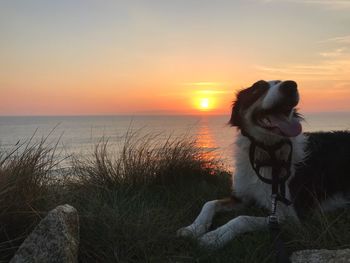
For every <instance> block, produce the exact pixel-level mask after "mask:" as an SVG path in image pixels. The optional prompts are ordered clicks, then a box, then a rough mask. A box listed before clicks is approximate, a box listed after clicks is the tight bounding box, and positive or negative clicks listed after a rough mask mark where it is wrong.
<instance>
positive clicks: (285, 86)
mask: <svg viewBox="0 0 350 263" xmlns="http://www.w3.org/2000/svg"><path fill="white" fill-rule="evenodd" d="M280 91H281V92H282V93H283V94H284V95H285V96H293V95H296V93H297V83H296V82H295V81H293V80H286V81H283V82H282V84H281V85H280Z"/></svg>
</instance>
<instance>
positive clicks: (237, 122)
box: [228, 97, 241, 127]
mask: <svg viewBox="0 0 350 263" xmlns="http://www.w3.org/2000/svg"><path fill="white" fill-rule="evenodd" d="M239 109H240V102H239V100H238V97H237V100H236V101H234V102H233V103H232V113H231V118H230V120H229V122H228V123H229V124H230V125H231V126H235V127H240V126H241V116H240V114H239Z"/></svg>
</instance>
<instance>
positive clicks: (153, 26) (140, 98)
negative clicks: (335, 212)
mask: <svg viewBox="0 0 350 263" xmlns="http://www.w3.org/2000/svg"><path fill="white" fill-rule="evenodd" d="M30 2H31V3H29V2H23V1H19V0H5V1H1V2H0V32H1V33H2V41H1V42H0V115H80V114H164V113H165V114H195V113H203V112H205V114H209V113H215V114H227V113H229V110H230V105H231V102H232V99H233V98H234V94H235V92H236V91H237V90H239V89H241V88H244V87H247V86H249V85H251V84H252V83H253V82H255V81H257V80H260V79H265V80H271V79H282V80H286V79H293V80H296V81H297V82H298V84H299V89H300V93H301V97H302V100H301V104H300V108H301V110H302V111H307V112H311V111H349V110H350V103H349V102H350V15H349V14H350V2H349V1H326V0H324V1H323V0H318V1H315V0H313V1H308V0H305V1H301V0H246V1H243V0H241V1H229V0H220V1H218V2H216V1H209V0H203V1H200V4H199V1H195V0H186V1H185V0H179V1H167V0H166V1H160V0H150V1H137V0H133V1H104V2H103V4H102V2H97V1H92V0H91V1H90V0H87V1H82V0H77V1H66V0H63V1H44V0H34V1H30ZM146 2H147V3H146ZM201 98H208V99H209V105H210V106H209V108H208V109H207V110H206V111H200V109H199V106H198V105H199V103H198V100H200V99H201Z"/></svg>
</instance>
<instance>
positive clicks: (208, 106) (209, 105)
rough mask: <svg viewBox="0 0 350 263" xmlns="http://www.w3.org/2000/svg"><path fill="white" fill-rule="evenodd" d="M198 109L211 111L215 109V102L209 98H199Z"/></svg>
mask: <svg viewBox="0 0 350 263" xmlns="http://www.w3.org/2000/svg"><path fill="white" fill-rule="evenodd" d="M196 108H197V109H199V110H201V111H210V110H212V109H213V100H212V99H211V98H209V97H204V98H203V97H202V98H198V99H197V103H196Z"/></svg>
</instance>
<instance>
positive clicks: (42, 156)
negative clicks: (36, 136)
mask: <svg viewBox="0 0 350 263" xmlns="http://www.w3.org/2000/svg"><path fill="white" fill-rule="evenodd" d="M125 138H126V139H125V141H124V145H123V147H122V150H121V151H119V152H118V154H116V153H115V152H116V151H114V150H115V149H113V146H112V145H111V144H109V143H108V141H106V140H101V142H100V143H99V144H98V145H96V147H95V151H94V152H93V153H91V155H90V156H89V157H87V158H82V157H81V156H72V157H71V163H72V165H71V166H72V168H71V169H68V170H64V171H62V172H61V173H60V174H59V175H57V172H55V171H56V170H57V169H58V168H59V164H60V161H61V160H57V159H56V154H55V153H56V146H55V145H53V146H51V147H50V146H48V144H47V143H46V140H45V139H44V140H42V141H41V142H39V143H33V142H31V141H29V142H28V143H27V144H22V145H19V146H17V147H16V148H14V149H13V150H12V151H10V152H5V151H2V152H1V154H0V225H1V228H0V260H1V261H2V262H7V261H8V260H9V259H10V258H11V257H12V255H13V254H14V253H15V251H16V249H17V248H18V246H19V245H20V244H21V242H22V241H23V240H24V238H25V237H26V236H27V235H28V234H29V233H30V232H31V231H32V229H33V228H34V227H35V226H36V225H37V223H38V222H39V220H40V219H41V218H43V217H44V216H45V215H46V213H47V212H48V211H49V210H51V209H52V208H54V207H55V206H57V205H60V204H65V203H68V204H71V205H73V206H74V207H75V208H77V210H78V212H79V216H80V239H81V243H80V250H79V260H80V262H271V261H272V259H273V257H272V252H271V245H270V240H269V234H268V231H260V232H255V233H249V234H246V235H243V236H241V237H239V238H237V239H236V240H233V241H232V242H230V243H229V244H228V245H227V246H225V247H224V248H223V249H220V250H218V251H212V252H209V251H206V250H203V249H201V248H200V247H198V246H197V244H196V242H195V241H193V240H189V239H184V238H177V237H176V236H175V234H176V230H177V229H178V228H180V227H182V226H185V225H188V224H190V223H191V222H192V221H193V219H194V218H195V217H196V215H197V214H198V212H199V211H200V209H201V207H202V205H203V204H204V203H205V202H206V201H208V200H213V199H217V198H223V197H227V196H228V195H229V194H230V185H231V182H230V174H229V173H228V172H226V171H225V169H224V168H223V167H221V166H220V165H219V162H218V161H217V160H214V159H207V156H208V155H206V154H205V153H204V152H203V151H201V150H199V149H198V148H197V147H196V145H195V141H193V140H191V139H172V138H169V139H168V140H167V141H166V142H164V143H159V141H158V140H157V136H152V135H147V136H140V135H138V134H137V133H132V132H131V133H129V134H128V135H127V136H126V137H125ZM241 214H248V215H264V214H265V212H264V211H262V210H261V209H257V208H249V209H246V211H243V212H241ZM234 216H235V214H234V213H223V214H221V215H219V216H217V217H216V218H215V222H214V227H215V226H218V225H222V224H224V223H225V222H227V221H228V220H230V219H232V218H233V217H234ZM349 219H350V213H349V212H347V211H346V210H343V211H338V212H336V213H332V214H327V215H324V214H318V215H315V216H314V217H313V218H310V219H309V220H308V221H307V222H305V224H303V225H301V226H296V225H285V226H284V227H283V236H284V239H285V241H286V246H287V248H288V249H289V250H290V251H293V250H297V249H305V248H341V247H349V246H350V236H349V235H348V233H347V232H346V231H345V230H346V229H348V227H349V223H348V222H349Z"/></svg>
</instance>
